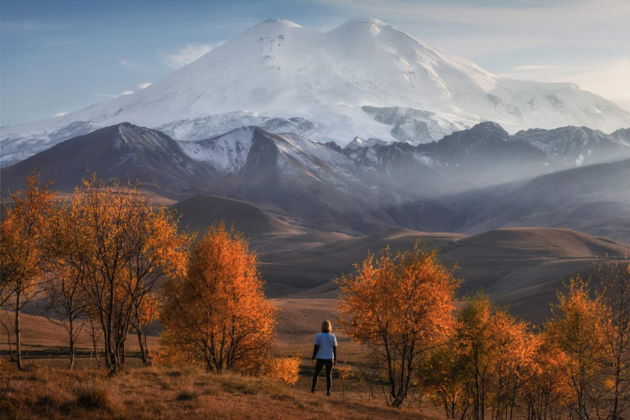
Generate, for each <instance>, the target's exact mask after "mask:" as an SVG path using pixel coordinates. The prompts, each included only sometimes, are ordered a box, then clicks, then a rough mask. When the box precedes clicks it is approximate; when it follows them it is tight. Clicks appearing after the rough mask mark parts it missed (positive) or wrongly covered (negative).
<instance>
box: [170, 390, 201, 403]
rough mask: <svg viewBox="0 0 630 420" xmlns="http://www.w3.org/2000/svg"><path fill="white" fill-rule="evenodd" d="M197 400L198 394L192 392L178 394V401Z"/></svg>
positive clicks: (185, 391) (186, 391)
mask: <svg viewBox="0 0 630 420" xmlns="http://www.w3.org/2000/svg"><path fill="white" fill-rule="evenodd" d="M195 398H197V394H196V393H195V392H193V391H191V390H184V391H181V392H180V393H179V394H177V397H176V398H175V399H176V400H177V401H191V400H194V399H195Z"/></svg>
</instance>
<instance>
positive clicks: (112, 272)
mask: <svg viewBox="0 0 630 420" xmlns="http://www.w3.org/2000/svg"><path fill="white" fill-rule="evenodd" d="M71 206H72V214H73V219H74V221H75V230H74V231H72V232H71V234H72V235H73V236H76V237H77V238H78V239H77V240H78V241H80V249H81V250H82V252H84V253H85V254H86V258H87V260H88V261H89V264H90V267H89V269H90V274H89V275H88V276H86V277H85V278H84V279H83V281H82V284H81V290H82V294H83V296H84V297H85V300H86V303H87V310H88V312H89V313H90V314H91V316H93V317H95V318H96V320H97V322H98V324H99V325H100V327H101V330H102V332H103V345H104V350H105V363H106V365H107V367H108V368H109V369H110V372H111V373H115V372H117V371H118V370H119V369H120V368H122V367H123V366H124V362H125V346H126V339H127V334H128V333H129V331H130V328H131V326H132V320H133V318H134V314H135V313H136V309H137V307H138V305H141V304H142V303H143V300H144V299H145V298H146V297H147V296H148V295H150V294H152V293H155V292H156V291H157V289H158V288H159V287H161V285H162V283H163V280H164V278H165V277H166V276H169V275H170V276H175V275H179V274H180V273H181V271H182V270H183V268H184V263H185V255H186V253H185V248H186V246H187V237H185V236H183V235H180V234H179V233H178V232H177V223H176V220H175V219H174V217H173V216H172V215H171V214H169V213H168V212H167V211H166V210H164V209H161V208H157V207H155V206H153V205H152V204H151V203H150V201H149V199H148V197H147V196H146V195H145V194H143V193H141V192H140V191H139V190H138V189H137V188H135V187H133V186H131V185H128V184H121V183H118V182H104V181H101V180H99V179H97V178H96V177H91V178H90V179H87V180H84V182H83V185H82V186H81V187H79V188H77V189H76V191H75V194H74V197H73V200H72V204H71Z"/></svg>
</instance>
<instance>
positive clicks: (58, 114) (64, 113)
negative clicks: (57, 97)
mask: <svg viewBox="0 0 630 420" xmlns="http://www.w3.org/2000/svg"><path fill="white" fill-rule="evenodd" d="M66 115H68V112H66V111H62V112H57V113H56V114H55V117H65V116H66Z"/></svg>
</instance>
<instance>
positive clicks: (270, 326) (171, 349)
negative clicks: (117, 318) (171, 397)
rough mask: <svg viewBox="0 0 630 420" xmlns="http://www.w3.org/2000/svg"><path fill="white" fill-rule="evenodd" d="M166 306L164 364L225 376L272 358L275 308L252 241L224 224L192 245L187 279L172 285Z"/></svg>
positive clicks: (166, 291) (163, 313) (167, 289)
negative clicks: (184, 365) (199, 367)
mask: <svg viewBox="0 0 630 420" xmlns="http://www.w3.org/2000/svg"><path fill="white" fill-rule="evenodd" d="M164 301H165V303H164V307H163V308H162V311H161V313H160V321H161V323H162V324H163V325H164V327H165V331H164V333H163V335H162V337H161V343H162V357H163V359H164V360H169V361H173V362H181V363H198V364H202V365H203V366H204V367H205V368H206V370H208V371H215V372H221V371H223V370H225V369H235V370H243V371H246V370H249V369H252V368H255V367H256V366H257V365H259V364H260V363H262V362H263V361H264V358H266V357H267V356H268V351H269V349H270V346H271V343H272V339H273V332H274V326H275V313H276V309H275V307H274V306H273V305H272V304H271V303H270V302H269V301H268V300H267V299H265V296H264V294H263V281H262V278H261V276H260V274H259V273H258V269H257V259H256V256H255V255H254V254H253V253H252V252H251V251H250V250H249V246H248V244H247V241H246V240H245V239H244V238H243V237H242V236H241V235H239V234H238V233H236V232H234V231H232V230H226V229H225V227H224V226H223V225H217V226H214V227H211V228H209V229H208V231H207V232H206V233H205V235H203V237H202V238H201V239H199V240H198V241H197V242H196V243H195V244H194V245H193V246H192V249H191V252H190V256H189V261H188V268H187V272H186V274H185V275H184V276H182V277H181V278H179V279H171V280H170V281H169V282H168V283H167V286H166V287H165V289H164Z"/></svg>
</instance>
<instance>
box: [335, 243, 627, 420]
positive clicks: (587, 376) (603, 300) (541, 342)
mask: <svg viewBox="0 0 630 420" xmlns="http://www.w3.org/2000/svg"><path fill="white" fill-rule="evenodd" d="M437 257H438V256H437V253H436V251H434V250H426V249H423V248H421V247H420V246H418V245H416V246H414V247H413V248H412V249H410V250H407V251H402V252H398V253H392V252H390V251H389V250H384V251H383V252H381V253H380V254H378V255H370V256H369V257H368V258H367V259H366V260H365V261H363V262H362V263H361V264H359V265H357V266H356V271H355V272H354V273H352V274H350V275H346V276H343V277H341V278H340V279H339V281H338V282H339V284H340V287H341V307H340V312H341V319H342V321H343V323H344V324H345V327H346V331H347V332H348V333H349V334H350V335H351V336H352V337H353V338H354V339H356V340H358V341H360V342H363V343H366V344H367V345H368V346H369V347H370V348H371V349H372V351H373V353H372V355H373V359H372V360H373V362H374V365H375V366H376V369H377V371H378V372H379V374H380V377H381V378H382V380H383V381H384V383H386V384H387V388H388V392H387V399H388V402H389V403H390V404H391V405H393V406H400V405H401V404H403V402H404V401H405V400H406V399H407V398H408V397H409V395H410V394H411V393H412V392H415V393H418V394H419V395H420V396H421V397H423V398H428V399H430V400H432V402H433V403H434V404H436V405H437V406H439V407H442V408H443V410H444V414H445V415H446V417H448V418H458V419H475V420H481V419H487V418H491V419H512V418H527V419H559V418H571V419H622V418H627V415H628V412H627V410H628V408H630V407H629V403H630V266H624V265H614V264H611V265H602V266H600V267H599V269H598V272H597V273H596V276H595V277H596V278H597V280H598V284H599V287H598V288H597V289H596V290H595V291H591V288H589V286H588V284H587V283H586V282H585V281H583V280H581V279H580V278H579V277H577V278H574V279H572V280H571V281H570V282H569V283H568V284H567V285H566V290H565V291H563V292H561V293H558V303H557V304H556V305H553V306H552V308H551V309H552V316H551V318H550V319H549V321H548V322H546V323H545V324H544V325H543V326H542V327H540V328H535V327H534V326H532V325H529V324H528V323H526V322H524V321H520V320H518V319H516V318H514V317H513V316H512V315H510V314H509V313H508V312H507V310H505V309H501V308H498V307H496V306H495V305H494V304H493V303H492V302H491V300H490V299H489V298H488V297H487V296H486V295H484V294H477V295H474V296H472V297H469V298H467V299H465V300H464V302H463V303H462V304H461V305H456V304H457V302H456V299H455V291H456V289H457V286H458V284H459V281H458V280H457V279H456V278H455V277H454V276H453V270H452V269H449V268H446V267H444V266H443V265H441V264H440V263H439V261H438V258H437Z"/></svg>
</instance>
